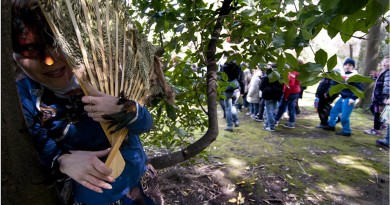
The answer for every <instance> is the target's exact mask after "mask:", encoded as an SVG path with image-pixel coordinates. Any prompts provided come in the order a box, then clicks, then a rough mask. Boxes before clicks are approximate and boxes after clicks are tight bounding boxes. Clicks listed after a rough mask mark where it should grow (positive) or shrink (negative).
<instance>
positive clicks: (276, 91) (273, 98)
mask: <svg viewBox="0 0 390 205" xmlns="http://www.w3.org/2000/svg"><path fill="white" fill-rule="evenodd" d="M272 68H276V64H272ZM271 72H272V70H271V67H269V68H268V70H267V71H266V73H267V74H266V75H265V76H264V77H263V79H262V80H261V82H260V86H259V89H260V90H261V92H262V97H263V99H264V105H265V113H266V118H267V119H266V120H264V127H263V128H264V129H265V130H267V131H270V132H273V131H275V122H276V121H275V110H276V106H277V103H278V101H280V99H281V97H282V95H283V84H281V83H279V81H278V80H276V81H274V82H270V81H269V77H268V75H269V74H270V73H271Z"/></svg>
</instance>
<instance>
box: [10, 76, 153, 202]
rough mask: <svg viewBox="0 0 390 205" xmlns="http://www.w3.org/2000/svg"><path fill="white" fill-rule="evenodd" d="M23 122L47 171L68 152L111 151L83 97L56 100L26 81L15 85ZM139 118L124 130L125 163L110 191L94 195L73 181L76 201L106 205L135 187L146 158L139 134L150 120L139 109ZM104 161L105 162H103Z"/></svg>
mask: <svg viewBox="0 0 390 205" xmlns="http://www.w3.org/2000/svg"><path fill="white" fill-rule="evenodd" d="M17 87H18V91H19V96H20V100H21V104H22V109H23V114H24V118H25V120H26V123H27V126H28V129H29V131H30V133H31V137H32V141H33V143H34V146H35V149H36V151H37V152H38V154H39V158H40V161H41V163H42V166H43V167H44V168H46V169H47V170H49V169H50V168H51V166H52V164H53V161H54V160H55V159H56V158H57V157H58V155H59V154H61V153H63V152H68V151H69V150H84V151H98V150H103V149H107V148H108V147H110V143H109V141H108V139H107V137H106V136H105V134H104V131H103V129H102V128H101V126H100V123H98V122H96V121H93V120H92V118H90V117H88V116H87V113H86V112H85V111H84V109H83V106H84V104H83V103H82V102H81V97H82V94H81V95H79V96H77V95H75V96H72V97H70V98H59V97H57V96H55V95H54V93H53V92H51V91H50V90H48V89H46V88H44V87H43V86H42V85H40V84H38V83H37V82H35V81H33V80H31V79H30V78H28V77H25V78H23V79H21V80H18V81H17ZM137 112H138V118H137V119H136V120H135V121H134V122H133V123H131V124H129V125H128V126H127V129H128V130H129V134H128V136H127V139H126V141H125V142H123V144H122V146H121V148H120V152H121V154H122V156H123V158H124V160H125V162H126V165H125V168H124V171H123V172H122V174H121V175H120V176H119V177H118V178H116V179H115V182H114V183H112V187H113V188H112V189H111V190H107V189H104V190H103V193H96V192H94V191H91V190H90V189H88V188H85V187H84V186H82V185H81V184H79V183H77V182H76V181H73V194H74V197H75V200H77V201H78V202H82V203H86V204H94V205H98V204H109V203H113V202H115V201H117V200H118V199H120V198H121V197H122V196H123V195H124V194H125V192H124V191H125V190H126V189H128V188H129V187H130V188H131V187H134V186H136V185H137V184H138V183H139V180H140V178H141V176H142V175H143V173H144V172H145V170H146V161H147V157H146V154H145V152H144V150H143V147H142V144H141V141H140V138H139V136H138V135H139V134H141V133H144V132H147V131H149V130H150V129H151V126H152V118H151V115H150V114H149V112H148V111H147V109H146V108H144V107H142V106H138V111H137ZM103 160H104V159H103Z"/></svg>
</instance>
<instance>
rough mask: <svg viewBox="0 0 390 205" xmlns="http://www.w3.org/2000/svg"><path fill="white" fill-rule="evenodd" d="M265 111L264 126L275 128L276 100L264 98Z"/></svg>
mask: <svg viewBox="0 0 390 205" xmlns="http://www.w3.org/2000/svg"><path fill="white" fill-rule="evenodd" d="M264 104H265V113H266V115H267V116H266V117H267V121H265V122H266V123H265V127H269V128H271V129H275V109H276V104H277V101H276V100H265V101H264Z"/></svg>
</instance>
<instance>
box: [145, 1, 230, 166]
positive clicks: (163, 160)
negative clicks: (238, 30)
mask: <svg viewBox="0 0 390 205" xmlns="http://www.w3.org/2000/svg"><path fill="white" fill-rule="evenodd" d="M231 3H232V0H225V1H224V2H223V4H222V7H221V8H220V9H219V17H220V16H223V15H227V14H229V13H230V10H231V9H230V8H231V7H230V4H231ZM219 17H218V19H217V21H216V23H215V26H214V29H213V32H212V34H211V39H210V41H209V44H208V46H207V52H206V56H207V73H206V79H207V80H206V81H207V97H208V98H207V108H208V118H209V125H208V130H207V131H206V133H205V134H204V135H203V136H202V137H201V138H200V139H199V140H197V141H196V142H194V143H193V144H191V145H189V146H188V147H186V148H184V149H182V150H180V151H177V152H174V153H171V154H167V155H163V156H159V157H154V158H152V159H150V163H151V164H152V165H153V166H154V167H155V168H156V169H162V168H166V167H170V166H173V165H175V164H178V163H180V162H183V161H185V160H187V159H190V158H191V157H193V156H195V155H197V154H199V153H200V152H201V151H203V150H204V149H206V148H207V147H208V146H209V145H210V144H211V143H212V142H213V141H214V140H215V139H216V138H217V136H218V119H217V86H216V82H217V65H216V59H215V53H216V48H217V39H218V38H219V35H220V33H221V30H222V25H223V21H224V18H219Z"/></svg>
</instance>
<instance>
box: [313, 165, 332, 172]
mask: <svg viewBox="0 0 390 205" xmlns="http://www.w3.org/2000/svg"><path fill="white" fill-rule="evenodd" d="M311 168H312V169H316V170H319V171H327V170H329V166H327V165H323V164H312V165H311Z"/></svg>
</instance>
